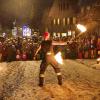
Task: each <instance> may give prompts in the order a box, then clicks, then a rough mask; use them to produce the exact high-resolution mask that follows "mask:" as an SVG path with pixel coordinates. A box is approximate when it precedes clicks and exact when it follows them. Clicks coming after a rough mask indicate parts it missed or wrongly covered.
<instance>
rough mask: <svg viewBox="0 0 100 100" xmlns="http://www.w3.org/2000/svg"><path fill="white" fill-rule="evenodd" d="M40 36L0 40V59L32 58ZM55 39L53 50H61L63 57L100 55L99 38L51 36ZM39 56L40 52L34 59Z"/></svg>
mask: <svg viewBox="0 0 100 100" xmlns="http://www.w3.org/2000/svg"><path fill="white" fill-rule="evenodd" d="M41 40H42V38H41V37H33V38H27V37H16V38H9V39H8V38H4V39H3V40H2V39H1V40H0V61H2V62H4V61H7V62H11V61H26V60H33V58H34V53H35V51H36V49H37V48H38V46H39V44H40V43H41ZM53 41H57V43H58V44H57V45H54V52H55V53H57V52H58V51H61V52H62V56H63V58H64V59H67V58H68V59H95V58H97V57H98V56H99V55H100V38H99V37H98V38H86V37H84V38H78V39H75V40H71V38H65V37H64V38H53ZM40 58H41V53H39V54H38V56H37V58H36V59H40Z"/></svg>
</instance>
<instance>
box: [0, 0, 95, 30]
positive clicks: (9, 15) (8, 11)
mask: <svg viewBox="0 0 100 100" xmlns="http://www.w3.org/2000/svg"><path fill="white" fill-rule="evenodd" d="M53 1H54V0H0V24H2V26H3V27H5V26H7V27H9V28H11V27H12V26H13V24H12V23H13V21H14V20H15V19H16V22H17V24H18V25H22V24H29V25H31V26H35V27H38V26H39V25H41V19H42V16H43V14H44V11H45V9H47V8H48V7H51V5H52V4H53ZM73 1H75V0H73ZM94 1H96V0H79V2H77V3H78V4H80V5H87V4H88V3H93V2H94Z"/></svg>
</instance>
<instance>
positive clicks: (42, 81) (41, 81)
mask: <svg viewBox="0 0 100 100" xmlns="http://www.w3.org/2000/svg"><path fill="white" fill-rule="evenodd" d="M43 83H44V77H39V86H40V87H43Z"/></svg>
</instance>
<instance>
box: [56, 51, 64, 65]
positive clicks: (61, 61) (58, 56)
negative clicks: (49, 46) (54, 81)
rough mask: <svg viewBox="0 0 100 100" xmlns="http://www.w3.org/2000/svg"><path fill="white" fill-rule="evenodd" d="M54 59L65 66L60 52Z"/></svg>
mask: <svg viewBox="0 0 100 100" xmlns="http://www.w3.org/2000/svg"><path fill="white" fill-rule="evenodd" d="M54 57H55V59H56V61H57V62H58V63H59V64H63V59H62V57H61V52H58V53H57V54H56V55H55V56H54Z"/></svg>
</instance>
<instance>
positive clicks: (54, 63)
mask: <svg viewBox="0 0 100 100" xmlns="http://www.w3.org/2000/svg"><path fill="white" fill-rule="evenodd" d="M49 64H50V65H51V66H52V67H53V68H54V70H55V73H56V74H57V78H58V84H59V85H62V75H61V72H60V68H59V66H58V65H59V64H58V62H57V61H56V60H55V58H54V56H53V55H47V56H46V59H43V60H42V62H41V65H40V73H39V86H43V83H44V72H45V70H46V68H47V66H48V65H49Z"/></svg>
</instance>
